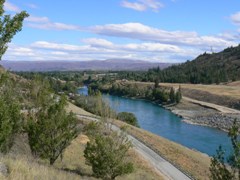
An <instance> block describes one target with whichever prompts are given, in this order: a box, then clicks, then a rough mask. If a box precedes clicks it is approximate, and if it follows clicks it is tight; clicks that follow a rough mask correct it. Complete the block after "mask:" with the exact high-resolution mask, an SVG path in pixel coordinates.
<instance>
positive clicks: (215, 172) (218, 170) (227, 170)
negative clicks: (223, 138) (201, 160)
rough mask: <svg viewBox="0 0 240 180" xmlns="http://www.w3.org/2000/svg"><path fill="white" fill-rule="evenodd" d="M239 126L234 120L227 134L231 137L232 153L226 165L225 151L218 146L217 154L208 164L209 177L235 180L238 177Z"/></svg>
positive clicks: (239, 171)
mask: <svg viewBox="0 0 240 180" xmlns="http://www.w3.org/2000/svg"><path fill="white" fill-rule="evenodd" d="M239 130H240V127H239V125H237V122H236V120H235V121H234V124H233V126H232V128H231V129H230V130H229V133H228V136H229V137H230V138H231V142H232V147H233V153H232V154H231V155H230V156H229V158H228V163H229V166H230V167H228V166H227V165H226V164H225V158H224V155H225V152H224V151H223V149H222V147H221V146H220V147H219V149H218V150H217V155H215V156H213V158H212V159H211V166H210V168H209V169H210V173H211V176H210V178H211V179H212V180H225V179H228V180H235V179H236V180H237V179H240V139H239Z"/></svg>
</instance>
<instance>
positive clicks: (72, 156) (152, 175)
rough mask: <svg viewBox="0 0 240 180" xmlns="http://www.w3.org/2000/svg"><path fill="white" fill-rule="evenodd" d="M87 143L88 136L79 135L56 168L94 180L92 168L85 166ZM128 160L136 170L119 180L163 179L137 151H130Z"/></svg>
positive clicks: (57, 162)
mask: <svg viewBox="0 0 240 180" xmlns="http://www.w3.org/2000/svg"><path fill="white" fill-rule="evenodd" d="M87 142H88V138H87V136H85V135H79V136H78V137H77V138H76V139H75V140H74V141H73V142H72V143H71V145H70V146H69V147H68V148H67V149H66V150H65V152H64V154H63V158H62V160H61V159H60V158H59V159H58V160H57V161H56V162H55V164H54V166H55V167H57V168H60V169H67V170H69V171H73V172H76V173H78V174H81V175H82V176H83V177H87V178H88V179H94V178H93V177H91V175H92V170H91V167H90V166H87V165H86V164H85V158H84V156H83V154H84V152H83V151H84V149H85V145H86V143H87ZM128 159H129V160H130V161H132V162H133V163H134V167H135V170H134V172H133V173H132V174H129V175H124V176H121V177H118V178H117V179H118V180H125V179H130V180H131V179H132V180H134V179H149V180H150V179H163V178H162V177H161V176H160V175H159V174H157V172H156V171H155V170H153V169H152V167H150V166H149V165H148V163H147V162H146V161H145V160H144V159H143V158H142V157H140V156H139V154H138V153H137V152H136V151H135V150H133V149H131V150H130V151H129V154H128Z"/></svg>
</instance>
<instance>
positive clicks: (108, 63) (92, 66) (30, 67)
mask: <svg viewBox="0 0 240 180" xmlns="http://www.w3.org/2000/svg"><path fill="white" fill-rule="evenodd" d="M0 64H1V65H2V66H3V67H5V68H6V69H10V70H12V71H79V70H115V71H116V70H119V71H120V70H133V71H135V70H147V69H149V68H153V67H158V66H159V67H160V68H166V67H169V66H170V65H171V64H170V63H151V62H147V61H140V60H131V59H108V60H92V61H2V62H0Z"/></svg>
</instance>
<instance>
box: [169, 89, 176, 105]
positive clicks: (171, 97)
mask: <svg viewBox="0 0 240 180" xmlns="http://www.w3.org/2000/svg"><path fill="white" fill-rule="evenodd" d="M169 98H170V101H171V103H174V102H176V97H175V91H174V88H173V87H172V88H171V90H170V94H169Z"/></svg>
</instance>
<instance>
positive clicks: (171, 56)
mask: <svg viewBox="0 0 240 180" xmlns="http://www.w3.org/2000/svg"><path fill="white" fill-rule="evenodd" d="M82 42H84V43H85V44H84V45H72V44H60V43H53V42H47V41H37V42H34V43H32V44H31V45H30V46H29V48H31V49H32V50H33V51H34V52H38V54H39V55H38V58H39V57H42V59H44V58H43V57H45V56H46V54H48V57H47V58H46V59H45V60H53V59H54V60H62V59H66V60H93V59H109V58H133V59H140V60H148V61H160V60H161V61H164V62H177V61H178V62H179V61H182V60H186V59H189V58H190V59H191V58H193V57H195V56H197V55H198V54H199V53H202V52H201V51H199V50H197V49H194V48H184V49H183V48H180V47H178V46H174V45H167V44H160V43H139V44H138V43H129V44H114V43H112V42H110V41H108V40H105V39H98V38H89V39H83V40H82ZM39 52H41V53H39ZM176 57H177V58H176Z"/></svg>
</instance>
